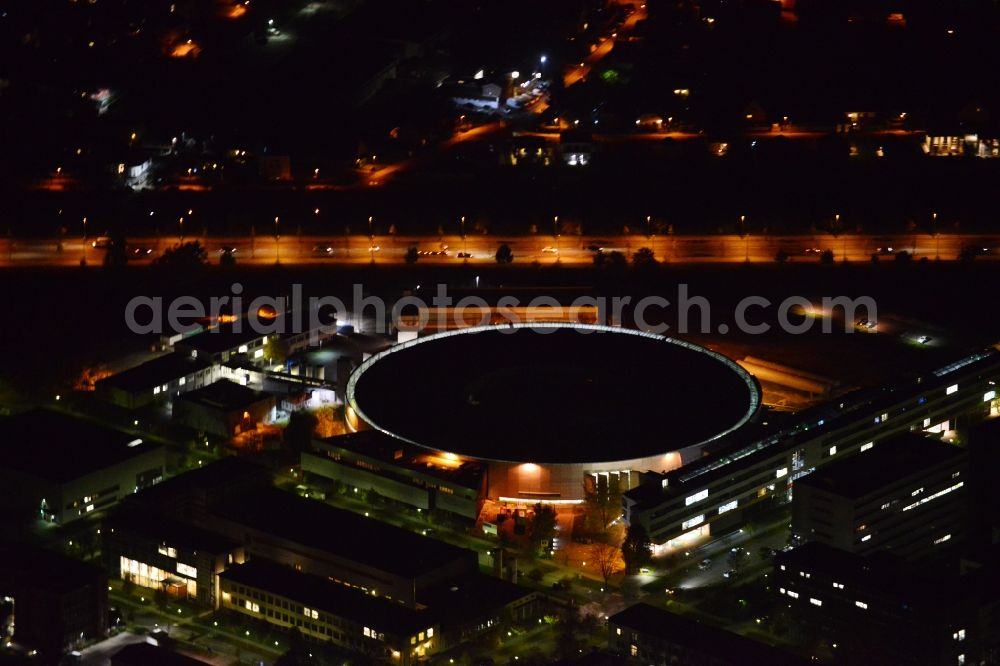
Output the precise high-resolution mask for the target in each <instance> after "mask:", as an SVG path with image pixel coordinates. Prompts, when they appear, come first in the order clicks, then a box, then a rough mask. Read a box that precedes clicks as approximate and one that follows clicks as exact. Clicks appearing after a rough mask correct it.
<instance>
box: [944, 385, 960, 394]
mask: <svg viewBox="0 0 1000 666" xmlns="http://www.w3.org/2000/svg"><path fill="white" fill-rule="evenodd" d="M952 393H958V384H952V385H951V386H949V387H948V388H947V389H945V392H944V394H945V395H951V394H952Z"/></svg>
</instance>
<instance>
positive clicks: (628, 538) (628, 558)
mask: <svg viewBox="0 0 1000 666" xmlns="http://www.w3.org/2000/svg"><path fill="white" fill-rule="evenodd" d="M651 548H652V543H651V542H650V540H649V535H648V534H647V533H646V528H645V527H643V526H642V525H640V524H638V523H633V524H631V525H629V526H628V530H627V531H626V532H625V540H624V541H623V542H622V559H623V560H625V571H626V572H627V573H635V571H636V570H637V569H638V568H639V567H641V566H643V565H645V564H648V563H649V561H650V559H652V555H653V553H652V550H651Z"/></svg>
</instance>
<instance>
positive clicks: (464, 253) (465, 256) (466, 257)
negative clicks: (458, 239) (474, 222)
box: [462, 215, 469, 262]
mask: <svg viewBox="0 0 1000 666" xmlns="http://www.w3.org/2000/svg"><path fill="white" fill-rule="evenodd" d="M462 259H464V260H465V261H466V262H468V261H469V252H468V249H467V248H466V244H465V216H464V215H463V216H462Z"/></svg>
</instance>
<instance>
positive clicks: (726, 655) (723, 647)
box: [608, 603, 809, 666]
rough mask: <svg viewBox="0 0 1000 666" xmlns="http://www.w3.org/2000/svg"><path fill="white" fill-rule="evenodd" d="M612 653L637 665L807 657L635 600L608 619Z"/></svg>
mask: <svg viewBox="0 0 1000 666" xmlns="http://www.w3.org/2000/svg"><path fill="white" fill-rule="evenodd" d="M608 631H609V640H608V644H609V647H610V649H611V651H612V652H614V653H616V654H617V655H619V656H621V657H625V658H627V659H629V660H630V661H631V662H633V663H641V664H670V665H671V666H745V665H746V664H768V665H769V666H786V665H787V666H804V665H805V664H807V663H809V662H808V661H807V660H805V659H802V658H800V657H796V656H795V655H791V654H788V653H785V652H783V651H781V650H779V649H778V648H775V647H771V646H770V645H766V644H764V643H758V642H757V641H754V640H751V639H749V638H744V637H743V636H740V635H739V634H734V633H732V632H729V631H726V630H725V629H720V628H718V627H713V626H711V625H707V624H703V623H701V622H696V621H694V620H690V619H688V618H686V617H682V616H680V615H677V614H675V613H671V612H670V611H668V610H666V609H663V608H657V607H656V606H651V605H649V604H644V603H639V604H636V605H634V606H631V607H629V608H626V609H625V610H623V611H621V612H620V613H616V614H615V615H612V616H611V617H609V618H608Z"/></svg>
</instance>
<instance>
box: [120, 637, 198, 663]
mask: <svg viewBox="0 0 1000 666" xmlns="http://www.w3.org/2000/svg"><path fill="white" fill-rule="evenodd" d="M206 663H208V662H204V661H201V660H200V659H195V658H194V657H189V656H187V655H184V654H181V653H179V652H174V651H173V650H168V649H167V648H163V647H158V646H156V645H153V644H152V643H146V642H142V643H132V644H131V645H126V646H125V647H123V648H122V649H121V650H119V651H118V652H116V653H114V654H113V655H112V656H111V664H112V666H204V664H206Z"/></svg>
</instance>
